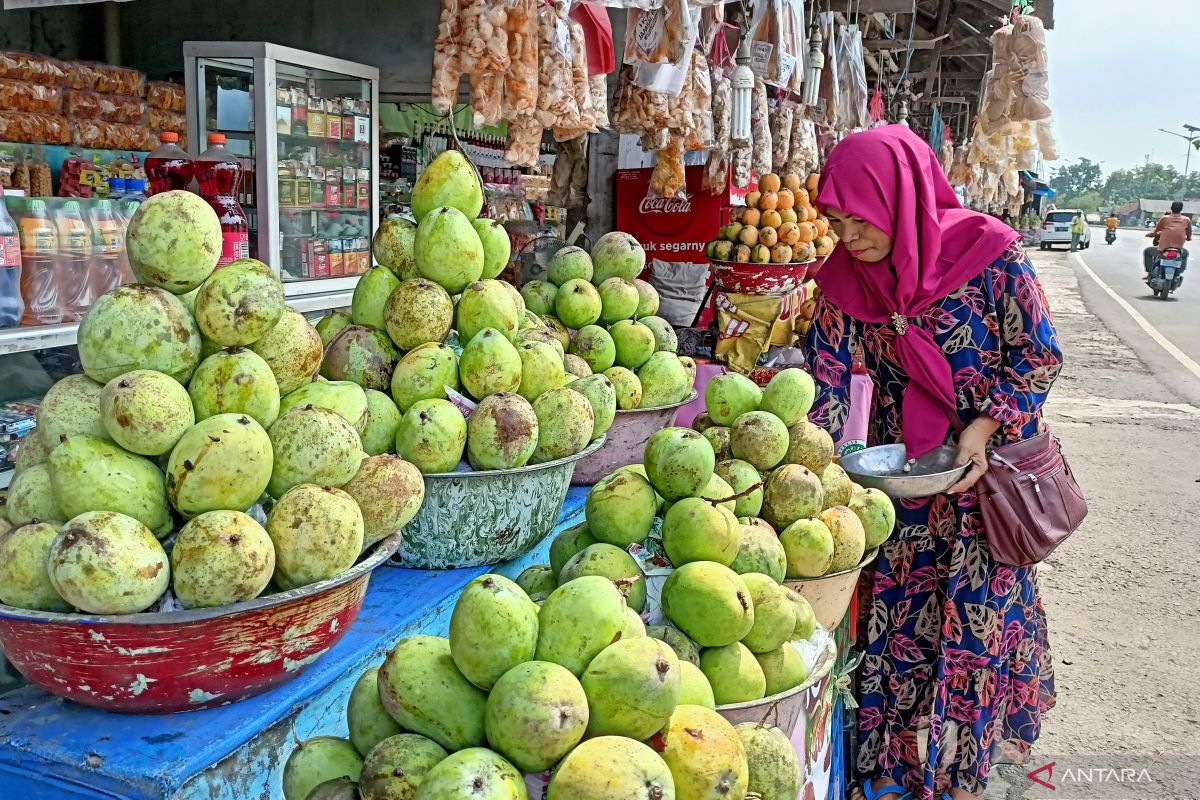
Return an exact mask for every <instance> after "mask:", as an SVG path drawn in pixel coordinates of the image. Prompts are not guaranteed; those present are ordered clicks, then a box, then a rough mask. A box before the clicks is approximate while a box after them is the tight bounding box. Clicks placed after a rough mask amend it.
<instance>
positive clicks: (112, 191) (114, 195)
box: [107, 178, 125, 201]
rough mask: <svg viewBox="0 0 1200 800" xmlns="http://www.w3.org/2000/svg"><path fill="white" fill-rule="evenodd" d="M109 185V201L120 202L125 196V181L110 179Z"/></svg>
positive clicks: (122, 179)
mask: <svg viewBox="0 0 1200 800" xmlns="http://www.w3.org/2000/svg"><path fill="white" fill-rule="evenodd" d="M107 183H108V199H109V200H114V201H116V200H120V199H121V198H122V197H124V196H125V179H124V178H109V179H108V180H107Z"/></svg>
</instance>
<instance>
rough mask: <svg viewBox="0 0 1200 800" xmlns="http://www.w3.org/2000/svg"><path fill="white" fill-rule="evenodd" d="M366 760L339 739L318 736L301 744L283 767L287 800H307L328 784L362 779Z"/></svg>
mask: <svg viewBox="0 0 1200 800" xmlns="http://www.w3.org/2000/svg"><path fill="white" fill-rule="evenodd" d="M362 764H363V762H362V757H361V756H359V754H358V751H357V750H355V749H354V745H353V744H351V743H350V742H349V741H348V740H346V739H340V738H338V737H336V736H316V737H314V738H312V739H305V740H304V741H302V742H300V743H299V744H298V745H297V746H296V749H295V750H293V751H292V753H291V755H289V756H288V760H287V762H286V763H285V764H284V765H283V800H307V798H308V797H309V796H310V794H311V792H312V791H313V790H314V789H316V788H317V787H318V786H320V785H321V784H322V783H325V782H326V781H330V780H334V779H335V778H340V777H343V776H345V777H347V778H350V779H351V780H355V781H357V780H358V777H359V775H360V774H361V773H362Z"/></svg>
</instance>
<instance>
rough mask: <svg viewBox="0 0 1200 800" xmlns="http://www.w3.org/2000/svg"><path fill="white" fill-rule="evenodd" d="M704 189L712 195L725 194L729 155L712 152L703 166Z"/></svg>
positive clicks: (727, 184) (721, 152)
mask: <svg viewBox="0 0 1200 800" xmlns="http://www.w3.org/2000/svg"><path fill="white" fill-rule="evenodd" d="M704 188H705V189H706V190H708V191H709V192H711V193H712V194H719V195H723V194H725V192H726V190H727V189H729V154H728V153H726V152H724V151H717V150H714V151H712V152H711V153H710V154H709V156H708V163H707V164H705V165H704Z"/></svg>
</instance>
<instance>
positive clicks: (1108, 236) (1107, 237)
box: [1104, 228, 1117, 244]
mask: <svg viewBox="0 0 1200 800" xmlns="http://www.w3.org/2000/svg"><path fill="white" fill-rule="evenodd" d="M1116 240H1117V232H1116V231H1115V230H1113V229H1112V228H1109V229H1108V230H1106V231H1105V232H1104V242H1105V244H1112V243H1113V242H1115V241H1116Z"/></svg>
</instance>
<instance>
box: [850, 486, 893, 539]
mask: <svg viewBox="0 0 1200 800" xmlns="http://www.w3.org/2000/svg"><path fill="white" fill-rule="evenodd" d="M860 489H861V487H860ZM847 505H848V506H849V507H850V510H851V511H853V512H854V514H855V515H856V516H857V517H858V521H859V522H861V523H862V525H863V534H864V539H863V542H864V547H865V548H866V549H867V550H874V549H875V548H876V547H879V545H881V544H883V543H884V542H885V541H887V538H888V537H889V536H891V535H892V531H893V530H894V529H895V527H896V507H895V506H894V505H893V504H892V501H891V498H889V497H888V496H887V495H886V494H884V493H883V492H881V491H879V490H878V489H861V491H855V492H854V493H853V494H852V495H851V497H850V502H849V503H848V504H847Z"/></svg>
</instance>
